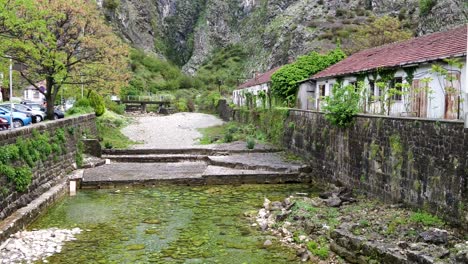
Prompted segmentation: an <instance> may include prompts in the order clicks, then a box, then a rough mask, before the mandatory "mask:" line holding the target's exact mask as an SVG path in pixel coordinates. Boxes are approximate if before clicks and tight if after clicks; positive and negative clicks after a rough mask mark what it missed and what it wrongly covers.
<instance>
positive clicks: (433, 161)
mask: <svg viewBox="0 0 468 264" xmlns="http://www.w3.org/2000/svg"><path fill="white" fill-rule="evenodd" d="M283 143H284V146H286V147H287V148H288V149H290V150H292V151H294V152H295V153H298V154H300V155H301V156H303V157H305V158H306V159H307V160H308V161H309V163H310V166H311V168H312V171H313V175H314V176H315V177H317V178H319V179H323V180H325V181H327V182H335V183H340V184H342V185H344V186H348V187H350V188H353V189H356V190H359V191H362V192H364V193H366V194H367V195H369V196H372V197H377V198H380V199H381V200H383V201H387V202H397V203H403V204H405V205H408V206H410V207H413V208H416V209H424V210H427V211H430V212H432V213H434V214H437V215H439V216H440V217H443V218H444V219H446V220H448V221H450V222H452V223H455V224H459V225H461V226H464V227H465V228H466V227H467V226H468V225H467V224H468V194H467V177H468V176H467V175H468V130H467V129H464V127H463V122H460V121H435V120H428V119H416V118H392V117H382V116H372V115H359V116H358V117H356V118H355V123H354V124H353V125H352V126H351V127H349V128H347V129H341V128H338V127H336V126H333V125H331V124H330V123H329V122H328V121H327V120H326V119H325V116H324V114H323V113H318V112H311V111H301V110H291V111H290V113H289V116H288V118H287V119H286V121H285V134H284V141H283Z"/></svg>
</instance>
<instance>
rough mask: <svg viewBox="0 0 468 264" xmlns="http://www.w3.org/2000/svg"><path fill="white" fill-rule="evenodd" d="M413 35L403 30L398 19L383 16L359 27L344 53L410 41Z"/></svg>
mask: <svg viewBox="0 0 468 264" xmlns="http://www.w3.org/2000/svg"><path fill="white" fill-rule="evenodd" d="M412 36H413V33H412V32H411V31H410V30H406V29H403V27H402V25H401V23H400V20H398V18H394V17H390V16H383V17H380V18H378V19H376V20H375V21H374V22H372V23H371V24H369V25H361V26H359V27H358V28H357V31H356V33H354V34H352V35H351V38H350V40H349V41H350V43H349V44H348V45H347V47H346V53H348V54H351V53H355V52H358V51H360V50H364V49H368V48H373V47H378V46H382V45H385V44H388V43H393V42H397V41H403V40H407V39H410V38H411V37H412Z"/></svg>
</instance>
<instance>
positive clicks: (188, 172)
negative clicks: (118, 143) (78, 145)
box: [81, 147, 310, 188]
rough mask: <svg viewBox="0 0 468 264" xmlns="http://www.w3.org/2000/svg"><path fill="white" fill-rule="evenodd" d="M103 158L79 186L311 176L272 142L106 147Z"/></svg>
mask: <svg viewBox="0 0 468 264" xmlns="http://www.w3.org/2000/svg"><path fill="white" fill-rule="evenodd" d="M244 148H245V147H244ZM102 158H105V159H107V162H106V165H104V166H100V167H96V168H90V169H86V170H85V171H84V172H83V175H82V178H81V188H114V187H117V186H121V185H130V186H157V185H162V184H176V185H217V184H249V183H250V184H260V183H261V184H263V183H265V184H267V183H305V182H310V177H309V175H308V172H310V169H309V167H308V166H304V165H302V164H301V163H299V162H292V161H287V160H286V158H285V155H284V154H283V153H282V152H279V150H276V149H272V148H258V149H254V150H247V149H233V148H219V147H218V148H193V149H175V150H171V149H129V150H104V153H103V156H102Z"/></svg>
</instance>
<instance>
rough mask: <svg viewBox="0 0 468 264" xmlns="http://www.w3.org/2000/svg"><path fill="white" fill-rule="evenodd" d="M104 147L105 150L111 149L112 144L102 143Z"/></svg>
mask: <svg viewBox="0 0 468 264" xmlns="http://www.w3.org/2000/svg"><path fill="white" fill-rule="evenodd" d="M104 147H105V148H106V149H111V148H112V147H113V146H112V143H110V142H109V141H106V142H104Z"/></svg>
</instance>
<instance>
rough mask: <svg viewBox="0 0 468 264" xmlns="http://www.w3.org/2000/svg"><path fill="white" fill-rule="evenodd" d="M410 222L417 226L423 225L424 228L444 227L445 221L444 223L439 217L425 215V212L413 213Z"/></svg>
mask: <svg viewBox="0 0 468 264" xmlns="http://www.w3.org/2000/svg"><path fill="white" fill-rule="evenodd" d="M410 221H411V222H413V223H415V224H422V225H424V226H442V225H444V221H442V220H441V219H440V218H438V217H437V216H434V215H431V214H428V213H425V212H417V213H413V214H412V215H411V217H410Z"/></svg>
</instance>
